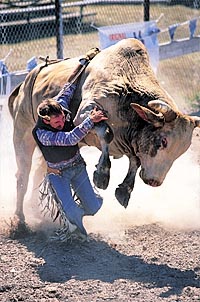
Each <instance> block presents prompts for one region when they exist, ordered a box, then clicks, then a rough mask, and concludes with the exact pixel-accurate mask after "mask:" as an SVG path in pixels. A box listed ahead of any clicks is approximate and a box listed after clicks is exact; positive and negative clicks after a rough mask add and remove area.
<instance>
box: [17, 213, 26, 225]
mask: <svg viewBox="0 0 200 302" xmlns="http://www.w3.org/2000/svg"><path fill="white" fill-rule="evenodd" d="M15 219H16V220H18V222H19V223H21V224H24V223H25V216H24V213H23V212H21V211H20V212H19V211H17V210H16V212H15Z"/></svg>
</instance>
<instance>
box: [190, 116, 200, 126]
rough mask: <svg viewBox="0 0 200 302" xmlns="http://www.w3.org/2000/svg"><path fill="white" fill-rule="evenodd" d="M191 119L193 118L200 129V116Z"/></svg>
mask: <svg viewBox="0 0 200 302" xmlns="http://www.w3.org/2000/svg"><path fill="white" fill-rule="evenodd" d="M191 118H192V120H193V122H194V125H195V127H199V128H200V117H199V116H192V117H191Z"/></svg>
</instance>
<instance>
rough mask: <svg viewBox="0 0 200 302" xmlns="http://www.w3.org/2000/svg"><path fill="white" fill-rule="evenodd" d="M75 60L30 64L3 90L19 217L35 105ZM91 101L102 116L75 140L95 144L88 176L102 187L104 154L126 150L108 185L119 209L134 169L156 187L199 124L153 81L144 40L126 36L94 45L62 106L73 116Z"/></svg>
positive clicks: (106, 174) (55, 88)
mask: <svg viewBox="0 0 200 302" xmlns="http://www.w3.org/2000/svg"><path fill="white" fill-rule="evenodd" d="M76 63H77V58H71V59H68V60H62V61H60V62H58V63H56V64H46V66H45V67H44V65H41V64H40V65H38V66H37V67H36V68H35V69H33V70H32V71H31V72H30V73H29V74H28V76H27V77H26V79H25V81H24V82H23V83H22V84H21V85H19V86H18V87H17V88H16V89H15V90H14V91H13V92H12V93H11V95H10V97H9V102H8V104H9V110H10V113H11V115H12V118H13V123H14V133H13V142H14V149H15V156H16V162H17V168H18V170H17V174H16V177H17V206H16V215H17V216H18V217H19V219H20V220H21V221H24V220H25V217H24V213H23V201H24V195H25V193H26V191H27V185H28V179H29V173H30V169H31V162H32V155H33V152H34V149H35V141H34V140H33V138H32V128H33V127H34V125H35V121H36V116H37V115H36V108H37V106H38V104H39V103H40V102H41V101H42V100H43V99H45V98H50V97H54V96H55V95H57V94H58V93H59V91H60V89H61V88H62V87H63V85H64V84H65V83H66V81H67V79H68V77H69V75H70V73H71V71H72V69H73V68H74V65H75V64H76ZM94 106H97V107H99V108H101V109H103V110H104V111H105V112H106V113H107V115H108V117H109V119H108V121H106V122H101V123H99V124H96V126H95V127H94V129H93V131H91V132H90V133H89V134H88V135H87V136H86V137H85V138H84V140H83V141H82V142H81V145H88V146H96V147H97V148H98V149H99V150H101V151H102V152H101V156H100V158H99V162H98V163H97V165H96V170H95V171H94V175H93V181H94V184H95V185H96V186H97V187H98V188H101V189H104V190H105V189H106V188H107V186H108V184H109V178H110V168H111V161H110V156H113V157H114V158H120V157H122V156H123V155H126V156H127V157H128V159H129V168H128V172H127V175H126V177H125V178H124V180H123V181H122V183H121V184H119V186H118V187H117V188H116V190H115V196H116V199H117V200H118V201H119V203H120V204H121V205H122V206H124V207H125V208H126V207H127V206H128V202H129V199H130V195H131V192H132V191H133V188H134V182H135V177H136V173H137V170H138V168H139V167H141V169H140V174H139V175H140V177H141V178H142V180H143V181H144V183H145V184H147V185H150V186H153V187H157V186H160V185H161V184H162V183H163V181H164V179H165V177H166V174H167V172H168V171H169V169H170V167H171V166H172V164H173V162H174V161H175V160H176V159H177V158H178V157H179V156H180V155H182V154H183V153H184V152H185V151H186V150H187V149H188V148H189V146H190V144H191V140H192V134H193V130H194V128H195V127H200V119H199V118H198V117H195V116H193V117H192V116H189V115H186V114H182V113H181V112H180V111H179V109H178V107H177V105H176V103H175V102H174V101H173V99H172V98H171V97H170V96H169V95H168V93H167V92H166V91H165V90H164V89H163V88H162V87H161V85H160V84H159V82H158V80H157V78H156V76H155V74H154V72H153V70H152V68H151V66H150V63H149V56H148V53H147V50H146V48H145V46H144V45H143V44H142V43H141V42H140V41H138V40H137V39H132V38H130V39H125V40H122V41H120V42H118V43H117V44H115V45H113V46H111V47H109V48H107V49H104V50H102V51H101V52H100V53H98V54H97V55H96V56H95V57H94V58H93V60H92V61H91V62H90V64H89V65H88V66H87V67H86V69H85V70H84V72H83V73H82V74H81V76H80V78H79V81H78V84H77V89H76V91H75V95H74V97H73V100H72V102H71V108H70V109H71V111H72V114H73V117H74V123H75V124H78V123H80V122H81V121H82V120H83V119H84V118H85V117H86V116H87V114H88V112H89V111H90V110H91V109H92V108H94Z"/></svg>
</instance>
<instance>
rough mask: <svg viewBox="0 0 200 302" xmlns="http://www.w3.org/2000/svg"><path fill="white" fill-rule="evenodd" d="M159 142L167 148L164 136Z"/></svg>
mask: <svg viewBox="0 0 200 302" xmlns="http://www.w3.org/2000/svg"><path fill="white" fill-rule="evenodd" d="M161 143H162V147H163V148H167V138H166V137H163V138H162V140H161Z"/></svg>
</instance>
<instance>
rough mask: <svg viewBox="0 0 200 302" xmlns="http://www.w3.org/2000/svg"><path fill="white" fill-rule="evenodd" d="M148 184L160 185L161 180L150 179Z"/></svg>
mask: <svg viewBox="0 0 200 302" xmlns="http://www.w3.org/2000/svg"><path fill="white" fill-rule="evenodd" d="M147 182H148V185H150V186H151V187H158V186H160V182H159V181H157V180H154V179H149V180H148V181H147Z"/></svg>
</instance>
